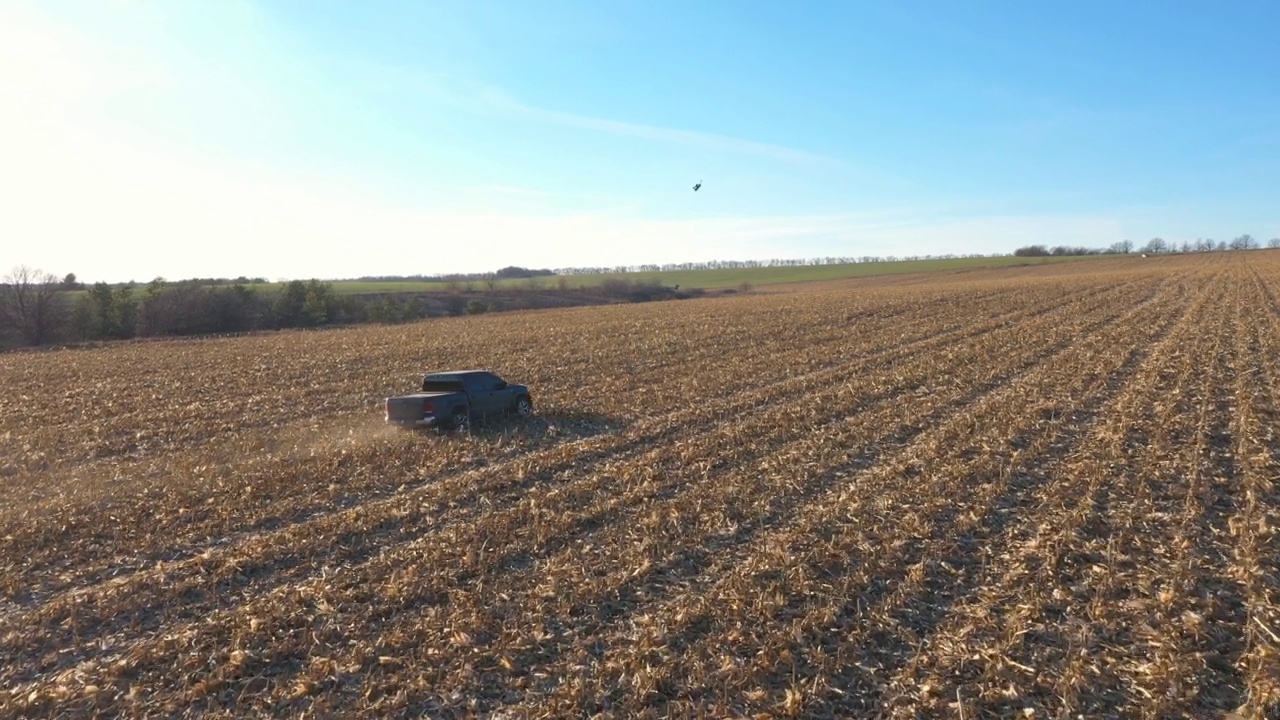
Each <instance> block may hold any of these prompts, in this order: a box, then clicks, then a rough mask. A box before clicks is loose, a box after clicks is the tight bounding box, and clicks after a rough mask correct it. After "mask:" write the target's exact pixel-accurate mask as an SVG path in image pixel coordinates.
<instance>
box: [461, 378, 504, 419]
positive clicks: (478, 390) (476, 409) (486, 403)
mask: <svg viewBox="0 0 1280 720" xmlns="http://www.w3.org/2000/svg"><path fill="white" fill-rule="evenodd" d="M494 384H495V382H494V379H493V376H492V375H488V374H486V373H476V374H475V375H470V376H468V377H467V394H468V395H470V396H471V414H472V415H474V416H483V415H492V414H493V413H494V411H495V409H496V407H497V404H498V400H497V398H496V397H495V395H497V393H496V392H494V389H493V388H494Z"/></svg>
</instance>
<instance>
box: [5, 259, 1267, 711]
mask: <svg viewBox="0 0 1280 720" xmlns="http://www.w3.org/2000/svg"><path fill="white" fill-rule="evenodd" d="M1278 294H1280V254H1278V253H1275V252H1269V251H1252V252H1233V253H1213V254H1207V255H1194V256H1183V257H1153V258H1136V257H1135V258H1131V259H1120V260H1098V261H1089V262H1080V263H1069V264H1064V265H1058V266H1052V267H1036V268H1011V269H1004V270H998V271H979V272H971V273H961V274H950V275H935V276H926V275H922V276H916V277H907V276H900V277H895V278H891V279H887V280H875V279H864V280H857V281H850V282H843V283H842V282H835V283H826V284H823V285H821V286H818V287H814V288H809V289H805V288H803V287H802V286H796V287H794V288H789V289H788V290H787V291H785V292H762V293H755V294H747V295H738V296H725V297H716V298H708V299H703V300H689V301H682V302H674V303H654V304H644V305H628V306H609V307H596V308H578V309H567V310H555V311H545V312H529V313H513V314H508V315H494V316H480V317H469V318H458V319H448V320H438V321H428V322H425V323H420V324H416V325H412V326H401V327H393V328H385V327H383V328H371V327H365V328H358V329H350V330H334V331H325V332H312V333H304V332H290V333H280V334H269V335H261V336H254V337H241V338H228V339H202V340H185V341H166V342H139V343H127V344H119V345H114V346H108V347H99V348H91V349H72V350H62V351H57V352H28V353H13V354H7V355H3V356H0V378H3V387H2V389H0V393H2V394H0V402H2V403H3V408H4V412H2V413H0V443H2V444H0V449H2V450H3V452H2V453H0V479H2V480H3V488H2V490H0V715H3V716H5V717H15V716H30V717H47V716H74V715H90V714H102V715H111V716H119V715H132V716H142V715H152V716H164V717H173V716H220V715H253V716H257V715H272V716H292V715H297V716H303V715H306V716H317V717H322V716H329V717H384V716H391V717H423V716H427V717H440V718H453V717H485V716H491V717H503V718H517V717H530V718H533V717H584V716H596V715H598V716H601V717H619V718H622V717H667V716H715V717H722V716H731V717H740V716H754V717H791V716H807V717H848V716H854V717H862V716H870V717H922V716H930V717H933V716H936V717H957V718H961V717H962V718H978V717H1046V718H1048V717H1054V718H1057V717H1072V718H1074V717H1077V716H1083V717H1104V716H1122V717H1138V718H1157V717H1187V716H1194V717H1224V716H1226V714H1227V713H1229V712H1235V713H1238V714H1239V715H1240V716H1243V717H1249V718H1262V717H1276V716H1277V715H1280V567H1278V566H1280V535H1278V532H1280V489H1278V487H1277V483H1280V441H1278V440H1277V437H1276V435H1277V425H1278V422H1280V417H1278V416H1277V398H1280V295H1278ZM473 366H475V367H490V368H493V369H494V370H496V371H498V372H499V373H501V374H502V375H503V376H505V377H507V378H509V379H511V380H512V381H516V382H524V383H527V384H529V385H530V386H532V388H533V390H534V399H535V403H536V404H537V408H538V415H537V416H535V417H534V418H531V419H527V420H513V421H509V422H505V423H497V424H494V425H493V426H491V427H488V428H484V429H481V430H479V431H478V432H476V433H475V434H473V435H470V436H456V435H453V436H451V435H436V434H430V433H427V434H419V433H408V432H400V431H390V430H388V429H386V428H384V427H383V424H382V416H381V412H382V408H381V404H380V402H381V398H382V397H383V396H385V395H388V394H396V393H400V392H405V391H409V390H411V389H412V388H413V387H414V384H415V382H416V381H417V379H418V376H419V374H420V373H422V372H424V371H427V370H433V369H443V368H455V367H473Z"/></svg>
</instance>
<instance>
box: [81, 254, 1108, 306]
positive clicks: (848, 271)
mask: <svg viewBox="0 0 1280 720" xmlns="http://www.w3.org/2000/svg"><path fill="white" fill-rule="evenodd" d="M1097 257H1108V256H1105V255H1103V256H1098V255H1086V256H1078V255H1071V256H1063V257H1012V256H1010V257H985V258H958V259H954V260H896V261H893V262H872V263H849V264H844V265H800V266H793V267H762V268H732V269H725V270H674V271H671V272H655V273H649V272H644V273H602V274H593V275H565V276H559V275H549V276H542V277H538V278H535V279H534V282H535V283H536V284H537V285H538V287H542V288H556V287H559V286H560V281H561V280H564V282H565V283H566V284H567V285H568V287H571V288H578V287H594V286H599V285H600V283H602V282H604V281H605V280H607V279H609V278H622V279H625V280H631V281H650V280H657V281H658V282H660V283H662V284H663V285H679V286H680V287H682V288H706V289H708V290H714V289H718V288H731V287H737V286H739V285H742V284H743V283H750V284H751V285H754V286H756V287H763V286H767V285H780V284H784V283H798V282H809V281H815V280H840V279H844V278H857V277H871V276H874V275H901V274H904V273H924V272H947V271H950V272H955V271H960V270H976V269H980V268H1000V267H1011V266H1014V265H1040V264H1044V263H1058V262H1071V261H1075V260H1089V259H1093V258H1097ZM325 282H328V283H330V284H331V285H332V286H333V289H334V291H335V292H338V293H343V294H356V293H408V292H443V291H446V290H451V289H454V288H455V287H456V288H458V289H464V290H465V289H473V290H484V289H486V287H487V286H486V285H485V283H483V282H481V281H479V280H476V281H473V282H469V283H468V282H458V283H446V282H440V281H427V282H414V281H410V282H376V281H374V282H369V281H361V280H326V281H325ZM529 284H530V281H529V280H526V279H513V280H500V281H498V287H499V288H522V289H523V288H528V287H529ZM282 285H283V283H254V284H251V285H250V287H252V288H259V289H273V290H274V289H278V288H280V287H281V286H282ZM145 286H146V283H133V287H134V289H135V291H136V292H140V291H141V289H142V288H144V287H145ZM84 294H86V291H83V290H77V291H70V292H68V293H67V295H68V296H70V297H72V298H78V297H79V296H81V295H84Z"/></svg>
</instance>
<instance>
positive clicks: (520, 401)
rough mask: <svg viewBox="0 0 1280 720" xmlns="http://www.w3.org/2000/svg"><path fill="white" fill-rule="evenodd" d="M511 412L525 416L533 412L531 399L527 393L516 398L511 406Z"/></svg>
mask: <svg viewBox="0 0 1280 720" xmlns="http://www.w3.org/2000/svg"><path fill="white" fill-rule="evenodd" d="M511 414H512V415H516V416H518V417H526V416H529V415H532V414H533V401H532V400H530V399H529V396H528V395H521V396H520V397H518V398H516V405H515V407H513V408H511Z"/></svg>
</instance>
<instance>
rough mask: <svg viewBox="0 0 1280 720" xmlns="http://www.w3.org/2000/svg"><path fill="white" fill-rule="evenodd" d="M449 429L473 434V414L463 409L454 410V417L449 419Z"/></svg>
mask: <svg viewBox="0 0 1280 720" xmlns="http://www.w3.org/2000/svg"><path fill="white" fill-rule="evenodd" d="M449 429H450V430H453V431H454V432H461V433H469V432H471V413H470V412H467V411H466V410H464V409H463V408H458V409H457V410H454V411H453V415H452V417H450V418H449Z"/></svg>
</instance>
